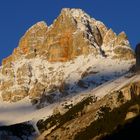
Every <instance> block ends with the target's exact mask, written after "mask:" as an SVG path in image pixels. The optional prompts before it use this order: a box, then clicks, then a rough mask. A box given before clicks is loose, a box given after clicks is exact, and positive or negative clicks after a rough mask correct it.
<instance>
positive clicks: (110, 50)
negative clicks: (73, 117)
mask: <svg viewBox="0 0 140 140" xmlns="http://www.w3.org/2000/svg"><path fill="white" fill-rule="evenodd" d="M124 54H125V55H124ZM89 56H90V57H89ZM79 57H81V58H82V59H81V60H80V61H79V60H78V58H79ZM98 57H100V58H101V59H102V60H103V59H109V60H110V59H115V60H114V61H115V62H116V61H118V60H127V62H128V63H129V62H130V61H131V60H133V59H134V53H133V51H132V49H131V48H130V44H129V41H128V40H127V37H126V35H125V33H124V32H122V33H120V34H119V35H116V34H115V33H114V32H113V30H111V29H108V28H107V27H106V26H105V25H104V24H103V23H102V22H100V21H97V20H95V19H93V18H91V17H90V16H89V15H87V14H86V13H85V12H83V11H82V10H80V9H62V11H61V13H60V15H59V16H58V18H57V19H56V20H55V21H54V22H53V24H52V25H50V26H47V25H46V23H45V22H43V21H41V22H38V23H36V24H35V25H33V26H32V27H31V28H30V29H29V30H28V31H27V32H26V33H25V35H24V36H23V37H22V38H21V39H20V41H19V45H18V47H17V48H15V49H14V51H13V53H12V55H10V56H9V57H7V58H5V59H4V60H3V61H2V66H1V67H0V92H1V95H2V98H3V100H4V101H18V100H21V99H23V98H24V97H26V96H29V97H30V98H38V97H40V96H41V95H43V94H45V93H48V92H50V91H51V90H52V89H57V90H58V89H60V88H61V87H62V85H65V84H66V85H67V83H66V79H68V81H69V83H70V82H71V81H72V82H71V83H74V82H75V81H76V80H77V79H76V76H74V74H75V75H78V74H77V72H79V75H78V80H77V81H76V83H78V81H79V80H80V78H81V77H82V74H83V73H85V72H86V70H87V69H89V66H90V65H91V64H93V65H92V66H90V67H91V68H92V67H96V66H95V65H94V64H96V60H97V58H98ZM77 60H78V61H77ZM102 60H101V61H102ZM94 61H95V62H94ZM57 62H60V63H57ZM82 62H83V65H79V64H80V63H82ZM67 63H68V64H69V69H68V70H67V71H66V67H68V64H67ZM74 63H75V65H74V66H73V67H76V68H77V65H78V68H77V69H74V70H73V69H72V68H71V67H70V64H74ZM55 64H56V65H55ZM59 64H60V66H57V65H59ZM99 64H100V63H99ZM51 65H52V66H51ZM96 65H97V64H96ZM126 67H127V68H126V69H125V71H127V70H128V69H129V67H130V65H128V66H126ZM93 73H94V72H93ZM75 79H76V80H75ZM71 83H70V84H71ZM93 83H94V82H93ZM84 84H85V83H84ZM86 84H87V83H86ZM87 85H90V84H87ZM36 87H38V89H36ZM54 87H55V88H54ZM84 87H85V86H84ZM57 90H56V91H57Z"/></svg>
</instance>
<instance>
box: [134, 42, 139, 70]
mask: <svg viewBox="0 0 140 140" xmlns="http://www.w3.org/2000/svg"><path fill="white" fill-rule="evenodd" d="M135 53H136V70H137V71H139V70H140V44H138V45H137V46H136V49H135Z"/></svg>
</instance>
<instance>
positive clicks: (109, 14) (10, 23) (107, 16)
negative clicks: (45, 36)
mask: <svg viewBox="0 0 140 140" xmlns="http://www.w3.org/2000/svg"><path fill="white" fill-rule="evenodd" d="M65 7H67V8H81V9H83V10H84V11H85V12H87V13H88V14H89V15H90V16H92V17H94V18H96V19H98V20H101V21H102V22H104V23H105V24H106V25H107V26H108V27H110V28H112V29H113V30H114V31H115V32H116V33H119V32H121V31H125V32H126V34H127V35H128V38H129V41H130V43H131V45H132V47H133V48H134V47H135V45H136V44H137V43H138V42H140V0H0V61H1V60H2V58H4V57H7V56H8V55H9V54H11V53H12V51H13V49H14V48H15V47H17V45H18V41H19V39H20V37H21V36H22V35H23V34H24V33H25V31H26V30H27V29H28V28H29V27H30V26H31V25H33V24H35V23H36V22H38V21H42V20H45V21H46V22H47V24H48V25H50V24H51V23H52V22H53V20H54V19H55V18H56V17H57V16H58V15H59V13H60V11H61V9H62V8H65Z"/></svg>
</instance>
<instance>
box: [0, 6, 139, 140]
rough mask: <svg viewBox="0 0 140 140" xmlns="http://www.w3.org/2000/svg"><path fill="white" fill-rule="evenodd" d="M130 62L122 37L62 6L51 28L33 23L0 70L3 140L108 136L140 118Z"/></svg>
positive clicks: (136, 79) (132, 58)
mask: <svg viewBox="0 0 140 140" xmlns="http://www.w3.org/2000/svg"><path fill="white" fill-rule="evenodd" d="M134 65H135V54H134V52H133V50H132V49H131V46H130V43H129V41H128V38H127V35H126V34H125V32H121V33H120V34H118V35H117V34H116V33H115V32H114V31H113V30H112V29H110V28H108V27H106V26H105V25H104V23H102V22H101V21H98V20H96V19H94V18H91V17H90V16H89V15H88V14H86V13H85V12H84V11H82V10H81V9H69V8H65V9H62V11H61V13H60V15H59V16H58V17H57V19H55V20H54V22H53V23H52V24H51V25H50V26H48V25H47V24H46V23H45V22H44V21H41V22H38V23H36V24H35V25H33V26H32V27H31V28H29V29H28V30H27V31H26V33H25V34H24V35H23V37H22V38H21V39H20V41H19V44H18V47H17V48H15V49H14V51H13V53H12V54H11V55H10V56H9V57H7V58H5V59H3V61H2V65H1V66H0V106H1V109H4V111H3V113H1V115H0V139H1V137H2V138H4V137H5V138H6V139H10V138H13V139H16V138H17V139H18V140H20V139H22V140H24V139H27V138H30V139H31V140H34V139H36V138H37V139H38V140H45V139H48V140H51V139H52V140H54V139H55V140H63V139H64V140H67V139H75V140H81V139H82V138H84V140H86V139H92V138H93V139H99V138H101V137H103V136H105V135H107V134H110V133H112V132H113V130H115V128H117V126H118V125H119V124H123V123H124V122H126V121H127V120H129V119H130V118H133V117H135V116H138V114H139V108H140V107H139V104H140V103H139V100H136V99H137V97H139V82H140V81H139V75H138V74H134V73H132V72H131V71H132V69H133V67H134ZM124 75H125V76H124ZM120 77H121V78H120ZM133 108H134V110H136V111H134V110H133ZM113 114H115V116H118V118H117V117H115V116H114V115H113ZM15 116H17V118H16V119H15ZM108 117H109V119H107V118H108ZM117 119H118V120H117ZM114 120H117V121H114ZM100 122H101V123H100ZM75 124H76V125H75ZM104 124H105V125H104ZM23 128H24V129H23ZM96 128H97V129H96ZM13 130H16V131H15V132H14V131H13ZM92 130H94V133H92ZM3 140H4V139H3Z"/></svg>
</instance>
